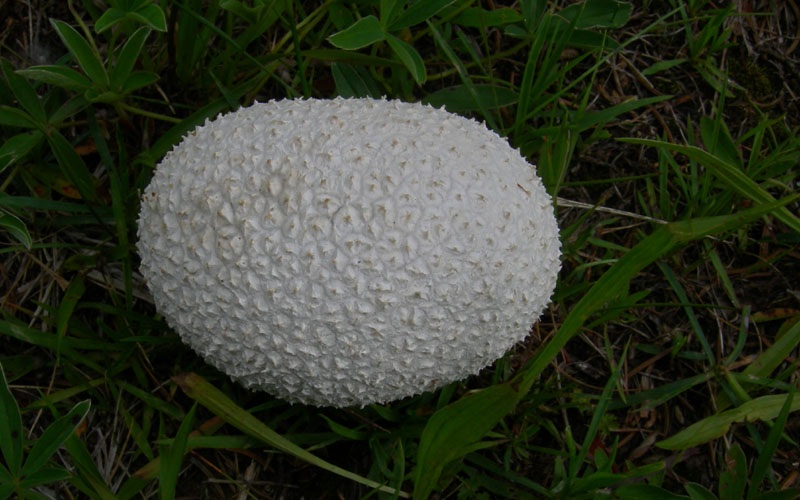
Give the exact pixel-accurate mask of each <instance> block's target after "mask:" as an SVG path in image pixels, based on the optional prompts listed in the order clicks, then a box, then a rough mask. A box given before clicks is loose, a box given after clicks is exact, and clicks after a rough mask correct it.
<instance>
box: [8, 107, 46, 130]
mask: <svg viewBox="0 0 800 500" xmlns="http://www.w3.org/2000/svg"><path fill="white" fill-rule="evenodd" d="M0 125H8V126H9V127H23V128H38V127H39V124H37V123H36V121H35V120H34V119H33V117H32V116H31V115H29V114H28V113H26V112H24V111H22V110H21V109H17V108H12V107H11V106H5V105H0Z"/></svg>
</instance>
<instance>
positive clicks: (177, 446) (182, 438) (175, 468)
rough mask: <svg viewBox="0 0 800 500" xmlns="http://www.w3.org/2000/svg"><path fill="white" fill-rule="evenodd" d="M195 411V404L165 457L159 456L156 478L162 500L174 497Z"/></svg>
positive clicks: (169, 499)
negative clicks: (159, 462) (159, 465)
mask: <svg viewBox="0 0 800 500" xmlns="http://www.w3.org/2000/svg"><path fill="white" fill-rule="evenodd" d="M195 411H197V402H196V401H195V403H194V404H193V405H192V408H191V409H190V410H189V413H187V414H186V418H184V419H183V421H182V422H181V425H180V427H179V428H178V433H177V434H175V439H173V440H172V443H170V445H169V446H168V447H167V452H166V454H165V455H161V456H160V458H161V467H160V474H159V476H158V486H159V488H158V496H159V498H161V499H162V500H171V499H172V498H174V496H175V488H176V487H177V486H178V476H179V475H180V472H181V463H182V462H183V456H184V455H185V454H186V440H187V439H188V438H189V433H190V432H191V431H192V425H193V424H194V413H195Z"/></svg>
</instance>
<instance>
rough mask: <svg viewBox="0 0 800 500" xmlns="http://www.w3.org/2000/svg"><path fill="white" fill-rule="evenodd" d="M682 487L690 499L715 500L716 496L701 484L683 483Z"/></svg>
mask: <svg viewBox="0 0 800 500" xmlns="http://www.w3.org/2000/svg"><path fill="white" fill-rule="evenodd" d="M683 489H685V490H686V493H688V494H689V498H691V499H692V500H717V497H716V496H714V494H713V493H711V492H710V491H708V489H706V487H705V486H703V485H701V484H697V483H686V484H684V485H683Z"/></svg>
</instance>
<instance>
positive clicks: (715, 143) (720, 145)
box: [700, 115, 744, 169]
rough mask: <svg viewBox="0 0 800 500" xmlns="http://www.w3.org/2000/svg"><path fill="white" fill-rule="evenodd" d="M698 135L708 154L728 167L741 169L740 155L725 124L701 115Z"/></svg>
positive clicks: (742, 163) (719, 120)
mask: <svg viewBox="0 0 800 500" xmlns="http://www.w3.org/2000/svg"><path fill="white" fill-rule="evenodd" d="M700 134H701V136H702V138H703V144H704V145H705V147H706V149H707V150H708V152H709V153H711V154H712V155H714V156H716V157H718V158H720V159H721V160H722V161H724V162H726V163H728V164H729V165H732V166H734V167H736V168H738V169H742V166H743V165H744V162H743V161H742V155H741V154H739V150H738V149H737V148H736V144H735V143H734V142H733V137H731V133H730V131H729V130H728V127H727V125H725V122H723V121H722V120H721V119H718V120H712V119H711V118H709V117H707V116H705V115H703V116H701V117H700Z"/></svg>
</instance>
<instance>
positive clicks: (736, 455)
mask: <svg viewBox="0 0 800 500" xmlns="http://www.w3.org/2000/svg"><path fill="white" fill-rule="evenodd" d="M725 465H726V467H725V471H724V472H723V473H722V474H720V476H719V487H718V490H719V498H720V500H742V499H743V498H744V489H745V487H746V486H747V457H746V456H745V455H744V451H742V447H741V446H740V445H739V443H737V442H735V441H734V443H733V445H731V447H730V449H729V450H728V453H727V454H726V456H725Z"/></svg>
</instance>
